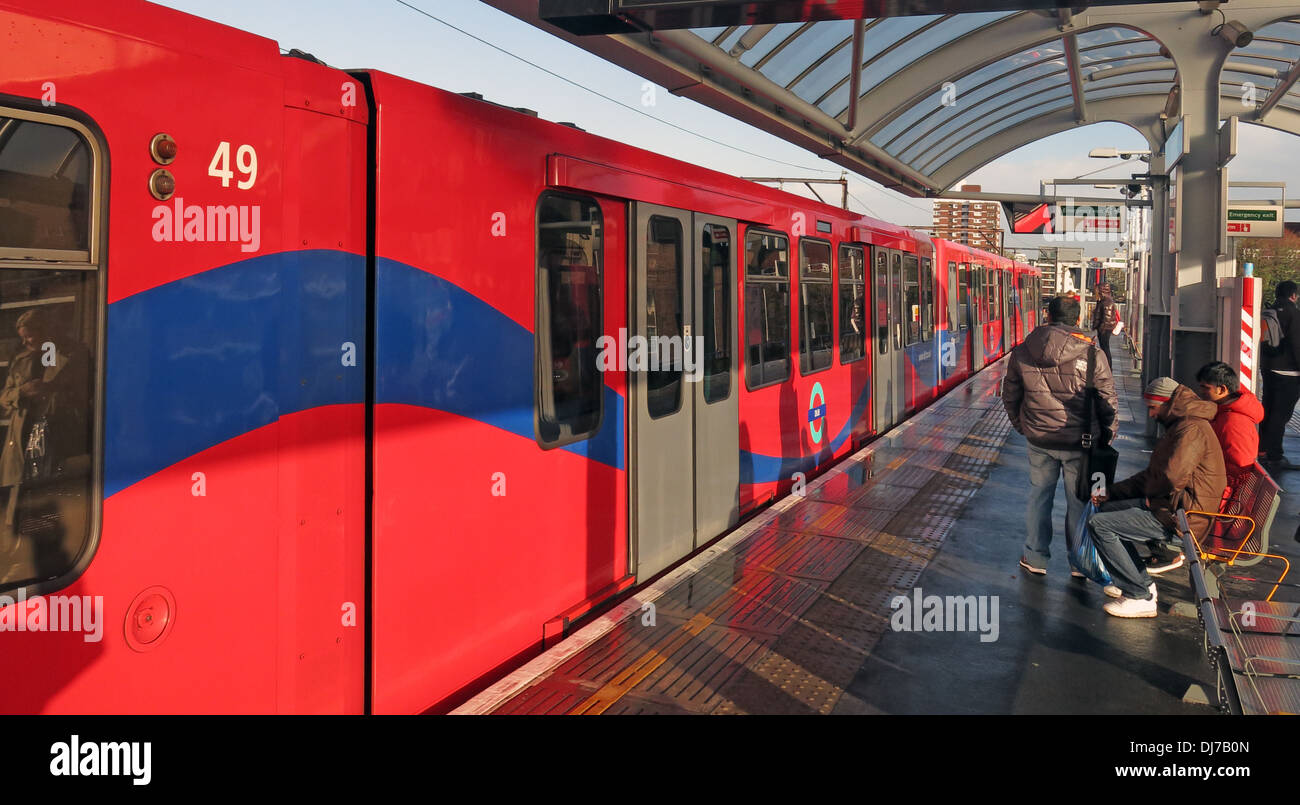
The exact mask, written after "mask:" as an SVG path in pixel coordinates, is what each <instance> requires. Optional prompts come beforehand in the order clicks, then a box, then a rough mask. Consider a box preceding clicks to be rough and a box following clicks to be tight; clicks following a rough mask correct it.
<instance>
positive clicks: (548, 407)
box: [534, 192, 605, 448]
mask: <svg viewBox="0 0 1300 805" xmlns="http://www.w3.org/2000/svg"><path fill="white" fill-rule="evenodd" d="M602 231H603V226H602V220H601V215H600V206H599V205H597V204H596V202H595V201H593V200H591V199H588V198H581V197H574V196H567V195H562V194H559V193H551V192H547V193H543V194H542V196H541V199H540V201H539V202H538V207H537V261H538V262H537V297H536V298H537V314H536V316H537V318H536V331H535V332H536V335H535V336H534V339H535V344H534V349H535V351H536V355H537V364H536V367H535V372H536V375H535V376H536V379H537V384H536V394H537V400H536V404H537V438H538V441H539V442H540V443H541V444H542V445H543V446H544V447H547V448H551V447H558V446H560V445H564V444H569V443H570V442H575V441H579V440H581V439H585V438H587V437H589V436H591V435H592V434H594V433H595V432H596V431H597V430H598V429H599V427H600V420H601V415H602V412H603V391H604V385H605V384H604V380H603V379H602V378H601V375H600V372H599V371H598V368H597V367H598V364H597V362H596V354H597V352H596V342H597V340H598V339H599V338H600V335H601V333H602V332H603V324H602V323H603V317H602V315H601V311H602V310H603V295H602V293H601V256H602V251H601V246H602V240H601V234H602Z"/></svg>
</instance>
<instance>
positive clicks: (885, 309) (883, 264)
mask: <svg viewBox="0 0 1300 805" xmlns="http://www.w3.org/2000/svg"><path fill="white" fill-rule="evenodd" d="M875 293H876V346H877V347H878V348H879V350H880V354H881V355H884V354H885V353H886V352H888V351H889V254H888V253H887V252H884V251H877V252H876V291H875Z"/></svg>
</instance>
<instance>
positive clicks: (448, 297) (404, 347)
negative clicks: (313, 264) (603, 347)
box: [375, 258, 625, 470]
mask: <svg viewBox="0 0 1300 805" xmlns="http://www.w3.org/2000/svg"><path fill="white" fill-rule="evenodd" d="M376 273H377V275H378V277H377V283H376V285H377V289H376V298H375V306H376V321H377V322H378V332H377V334H376V341H375V345H376V350H375V355H376V361H377V363H378V366H377V367H376V377H375V402H376V403H381V404H382V403H398V404H404V405H418V406H422V407H425V408H435V409H437V410H440V411H448V412H451V413H454V414H459V415H460V416H464V417H469V418H471V419H476V420H478V421H480V422H484V423H486V424H489V425H493V426H495V427H498V428H501V429H502V430H505V431H509V432H510V433H514V434H515V435H517V436H522V437H524V438H526V439H528V440H529V441H533V439H534V438H535V436H534V428H533V364H534V354H535V353H534V351H533V333H532V331H531V330H529V329H527V328H525V327H523V326H521V325H520V324H518V323H517V322H515V321H513V320H512V319H510V318H509V317H508V316H506V315H505V314H504V313H502V312H501V311H499V310H497V309H496V308H494V307H492V306H491V305H490V304H488V303H487V302H485V301H483V300H482V299H480V298H478V297H477V296H474V295H473V294H471V293H469V292H468V291H465V290H464V289H462V288H460V287H459V286H457V285H455V284H453V283H452V282H449V281H448V280H445V279H443V278H441V277H437V276H434V275H433V274H430V273H428V272H427V271H421V270H420V269H417V268H413V267H412V266H409V265H406V264H404V263H400V262H397V261H395V260H388V259H384V258H380V259H379V261H378V265H377V267H376ZM604 394H605V397H604V407H605V412H604V419H603V420H602V422H601V427H600V429H599V430H598V431H597V432H596V434H595V435H594V436H592V437H591V438H590V439H584V440H583V441H580V442H575V443H573V444H569V445H565V446H564V447H563V448H561V449H563V450H567V451H569V452H571V453H576V454H578V455H581V456H586V457H587V458H590V459H592V460H594V461H599V462H601V463H602V464H608V465H609V466H611V467H615V468H617V469H620V470H621V469H624V467H625V457H624V455H623V454H624V442H625V439H624V428H623V421H624V402H623V396H622V395H621V394H619V393H617V392H615V391H614V390H612V389H610V388H609V387H608V386H605V387H604Z"/></svg>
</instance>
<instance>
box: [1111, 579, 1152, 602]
mask: <svg viewBox="0 0 1300 805" xmlns="http://www.w3.org/2000/svg"><path fill="white" fill-rule="evenodd" d="M1147 589H1148V590H1150V591H1151V600H1152V601H1154V600H1156V583H1155V582H1154V581H1153V582H1151V586H1150V587H1148V588H1147ZM1101 591H1102V592H1103V593H1105V594H1106V595H1108V596H1110V597H1111V598H1122V597H1123V596H1124V591H1123V590H1121V589H1120V588H1118V587H1116V586H1115V585H1114V584H1107V585H1106V586H1105V587H1102V588H1101Z"/></svg>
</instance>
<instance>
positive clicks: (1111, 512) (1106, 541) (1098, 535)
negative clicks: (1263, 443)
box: [1088, 377, 1228, 618]
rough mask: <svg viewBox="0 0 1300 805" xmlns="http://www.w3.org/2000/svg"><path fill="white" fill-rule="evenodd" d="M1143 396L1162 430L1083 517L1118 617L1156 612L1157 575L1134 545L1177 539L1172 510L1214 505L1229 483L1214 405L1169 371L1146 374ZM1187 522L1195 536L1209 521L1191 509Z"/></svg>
mask: <svg viewBox="0 0 1300 805" xmlns="http://www.w3.org/2000/svg"><path fill="white" fill-rule="evenodd" d="M1142 396H1143V397H1144V398H1145V400H1146V404H1147V415H1148V416H1151V417H1154V418H1156V419H1158V420H1160V422H1161V423H1162V424H1163V425H1164V426H1165V428H1166V430H1165V435H1164V436H1162V437H1161V438H1160V441H1159V442H1158V443H1157V444H1156V447H1155V450H1154V451H1152V453H1151V461H1150V463H1149V464H1147V468H1146V469H1145V470H1143V471H1142V472H1139V473H1138V474H1137V475H1134V476H1133V477H1132V478H1129V479H1127V480H1124V481H1120V482H1118V483H1116V484H1115V485H1114V486H1112V487H1111V488H1110V489H1109V490H1108V494H1104V495H1097V496H1095V497H1094V498H1093V503H1094V504H1096V505H1098V506H1100V507H1101V511H1099V512H1098V513H1096V514H1094V515H1093V516H1092V517H1090V518H1088V526H1089V527H1090V528H1091V529H1092V535H1093V541H1094V542H1095V543H1096V545H1097V552H1098V554H1100V556H1101V560H1102V562H1104V563H1105V564H1106V568H1107V569H1108V570H1109V571H1110V575H1111V577H1112V578H1113V579H1114V581H1115V583H1114V585H1111V586H1108V587H1106V594H1107V595H1109V596H1110V597H1112V598H1116V599H1118V600H1115V601H1110V602H1108V603H1107V604H1106V606H1105V607H1104V609H1105V610H1106V612H1107V614H1110V615H1114V616H1116V617H1120V618H1154V617H1155V616H1156V612H1157V610H1156V585H1155V582H1153V581H1151V577H1150V576H1149V575H1148V574H1147V571H1146V569H1145V568H1143V567H1142V562H1141V559H1140V557H1139V554H1138V552H1137V550H1136V548H1135V547H1134V544H1135V543H1140V542H1146V541H1148V540H1165V541H1172V540H1174V539H1176V538H1177V533H1176V531H1175V528H1176V523H1175V520H1174V512H1175V511H1176V510H1177V509H1179V508H1183V509H1200V510H1202V511H1217V510H1218V508H1219V500H1220V499H1221V497H1222V495H1223V488H1224V487H1225V486H1226V485H1227V483H1228V479H1227V474H1226V473H1225V471H1224V468H1223V451H1222V450H1221V449H1220V448H1219V440H1218V438H1217V437H1215V435H1214V428H1213V427H1211V425H1210V420H1211V419H1213V418H1214V415H1215V414H1216V413H1217V412H1218V408H1217V406H1215V404H1214V403H1210V402H1206V401H1205V400H1202V399H1199V398H1198V397H1197V396H1196V394H1195V393H1194V392H1193V391H1192V390H1191V389H1189V388H1187V387H1186V386H1184V385H1181V384H1179V383H1178V382H1177V381H1175V380H1174V379H1173V378H1169V377H1160V378H1156V379H1155V380H1153V381H1151V383H1150V384H1149V385H1148V386H1147V388H1146V391H1145V392H1144V393H1143V395H1142ZM1187 521H1188V525H1189V526H1191V528H1192V531H1193V533H1195V534H1196V535H1198V536H1200V535H1203V534H1204V533H1205V530H1206V528H1207V527H1208V526H1209V521H1208V519H1207V518H1205V517H1203V516H1200V515H1188V517H1187Z"/></svg>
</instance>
